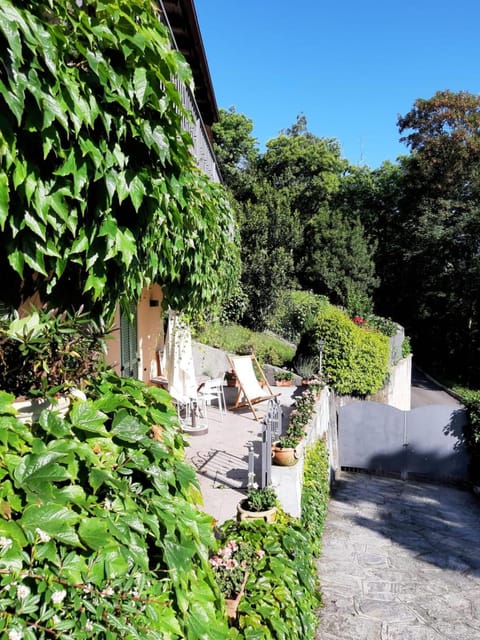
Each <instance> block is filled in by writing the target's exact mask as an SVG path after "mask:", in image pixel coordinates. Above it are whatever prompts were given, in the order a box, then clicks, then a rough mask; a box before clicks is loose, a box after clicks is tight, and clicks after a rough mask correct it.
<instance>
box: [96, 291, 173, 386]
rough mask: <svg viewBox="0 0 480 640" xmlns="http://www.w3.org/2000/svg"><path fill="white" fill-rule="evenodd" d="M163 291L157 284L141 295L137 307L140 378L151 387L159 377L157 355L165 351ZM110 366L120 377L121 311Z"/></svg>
mask: <svg viewBox="0 0 480 640" xmlns="http://www.w3.org/2000/svg"><path fill="white" fill-rule="evenodd" d="M162 299H163V294H162V289H161V287H160V286H159V285H157V284H154V285H152V286H151V287H148V288H145V289H144V290H143V291H142V295H141V296H140V300H139V301H138V306H137V335H138V359H139V362H138V377H139V379H140V380H143V382H146V383H148V382H149V380H150V378H151V377H152V376H154V375H157V374H158V373H159V372H158V371H157V351H158V350H159V349H161V348H162V347H163V338H164V336H163V314H162ZM107 346H108V354H107V363H108V364H109V365H110V366H111V367H113V369H114V370H115V371H116V372H117V373H118V374H119V375H120V362H121V348H120V308H118V307H117V310H116V312H115V320H114V330H113V332H112V334H111V338H110V339H109V340H108V342H107Z"/></svg>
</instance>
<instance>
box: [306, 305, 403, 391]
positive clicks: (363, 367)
mask: <svg viewBox="0 0 480 640" xmlns="http://www.w3.org/2000/svg"><path fill="white" fill-rule="evenodd" d="M320 339H322V340H323V341H324V347H323V358H322V363H323V366H322V374H323V376H324V377H325V379H326V381H327V382H328V383H329V384H330V385H331V386H332V387H333V388H334V389H335V390H336V391H337V392H338V393H340V394H351V395H360V396H365V395H368V394H373V393H376V392H377V391H378V390H379V389H381V387H382V385H383V383H384V380H385V379H386V376H387V373H388V358H389V349H390V346H389V340H388V338H387V337H386V336H384V335H383V334H381V333H377V332H372V331H368V329H365V328H363V327H362V326H357V324H356V323H355V322H353V321H352V320H350V318H348V316H347V315H346V314H345V313H344V312H343V311H341V310H340V309H339V308H337V307H329V308H328V309H326V310H325V311H324V312H322V313H321V314H320V315H319V316H318V317H317V319H316V321H315V326H314V328H313V329H311V330H310V331H308V332H306V333H305V334H304V335H303V336H302V339H301V341H300V344H299V345H298V348H297V353H296V356H295V360H294V364H295V363H296V362H297V361H300V360H301V359H304V358H309V357H314V356H315V354H316V352H317V349H318V346H317V345H318V341H319V340H320Z"/></svg>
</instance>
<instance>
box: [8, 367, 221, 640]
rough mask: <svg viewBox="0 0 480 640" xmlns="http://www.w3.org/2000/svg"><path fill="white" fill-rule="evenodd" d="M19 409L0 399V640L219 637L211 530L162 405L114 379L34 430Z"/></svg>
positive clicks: (165, 402) (150, 392) (157, 396)
mask: <svg viewBox="0 0 480 640" xmlns="http://www.w3.org/2000/svg"><path fill="white" fill-rule="evenodd" d="M12 400H13V396H11V395H8V394H6V393H4V392H1V393H0V460H1V466H0V477H1V484H0V514H1V516H2V517H0V635H1V636H2V637H7V635H9V634H10V633H13V632H14V631H17V632H18V634H19V635H18V637H20V634H23V635H22V636H21V637H23V638H26V639H28V640H36V639H38V640H41V639H45V638H50V637H52V636H55V637H57V638H64V639H65V640H66V639H67V638H86V637H93V636H95V637H102V638H120V637H122V638H132V639H134V638H138V639H139V640H140V638H170V639H172V640H174V639H180V638H189V639H190V640H196V639H200V638H204V639H205V640H206V639H207V638H208V639H209V640H210V639H211V638H217V639H218V640H221V639H223V638H225V637H226V635H227V629H226V624H225V621H224V617H223V616H224V614H223V613H222V605H221V599H220V594H219V592H218V588H217V586H216V583H215V581H214V578H213V574H212V572H211V569H210V565H209V563H208V549H209V547H213V545H214V539H213V533H212V521H211V518H210V517H209V516H206V515H205V514H202V513H201V512H199V511H198V510H197V508H196V506H195V503H196V502H198V495H199V494H198V486H197V484H196V481H195V472H194V470H193V468H192V467H190V466H189V465H187V464H186V463H185V461H184V452H183V446H184V441H183V438H182V436H181V434H180V432H179V429H178V420H177V417H176V412H175V409H174V407H173V406H172V404H171V399H170V396H169V395H168V394H167V392H165V391H163V390H161V389H157V388H153V387H152V388H147V387H145V385H143V384H142V383H140V382H138V381H135V380H130V379H121V378H118V377H117V376H115V375H114V374H111V373H110V374H108V375H104V376H103V377H102V378H101V379H100V380H99V381H98V382H97V383H96V386H95V394H94V397H93V398H92V399H90V400H88V401H77V402H75V403H74V404H73V406H72V407H71V409H70V411H69V413H68V415H67V417H66V418H65V419H62V418H60V417H58V416H56V415H55V414H53V413H50V412H48V411H44V412H43V413H42V415H41V416H40V419H39V422H38V423H35V424H34V425H33V427H32V428H31V429H30V428H28V429H27V428H26V427H25V426H24V425H22V423H20V422H19V421H18V420H17V419H16V418H15V415H14V414H15V411H14V410H13V408H12V407H11V405H10V402H11V401H12ZM15 637H17V636H15Z"/></svg>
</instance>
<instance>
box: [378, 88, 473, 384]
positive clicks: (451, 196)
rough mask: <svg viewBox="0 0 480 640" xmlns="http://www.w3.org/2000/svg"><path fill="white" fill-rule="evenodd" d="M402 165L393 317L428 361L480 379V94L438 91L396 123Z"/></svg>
mask: <svg viewBox="0 0 480 640" xmlns="http://www.w3.org/2000/svg"><path fill="white" fill-rule="evenodd" d="M398 124H399V130H400V133H401V134H403V136H402V140H403V141H404V142H406V143H407V145H408V146H409V147H410V148H411V150H412V154H411V156H410V158H409V159H408V161H405V162H404V164H403V169H404V175H403V184H402V197H401V198H400V201H399V211H398V214H397V216H396V218H397V221H400V223H401V225H399V224H398V223H397V225H396V228H397V229H398V230H399V233H398V242H397V245H396V250H394V251H393V252H392V254H391V256H390V258H391V260H390V264H389V265H388V266H389V268H390V273H391V283H392V287H393V286H395V287H396V292H395V293H396V295H395V296H394V295H393V290H392V289H391V291H390V295H391V297H390V299H391V301H392V306H393V309H392V310H393V312H394V313H395V315H396V316H397V317H400V318H402V319H403V321H404V322H405V323H406V324H407V326H409V327H410V328H411V330H412V333H413V334H414V337H416V352H417V354H418V355H419V357H420V358H421V359H423V360H424V361H425V362H428V363H431V362H434V364H437V365H438V366H442V365H445V364H447V366H448V367H450V368H451V369H452V368H453V369H454V370H455V371H456V372H457V373H460V374H462V375H464V376H465V377H466V378H467V379H470V381H477V382H478V381H480V376H479V373H478V358H479V356H480V328H479V312H480V309H479V300H480V278H479V273H480V235H479V233H478V232H479V229H480V180H479V177H480V96H476V95H473V94H469V93H467V92H459V93H452V92H450V91H442V92H438V93H436V94H435V95H434V96H433V97H432V98H431V99H429V100H417V101H416V102H415V104H414V106H413V108H412V110H411V111H410V112H409V113H408V114H406V115H405V116H404V117H401V118H399V121H398Z"/></svg>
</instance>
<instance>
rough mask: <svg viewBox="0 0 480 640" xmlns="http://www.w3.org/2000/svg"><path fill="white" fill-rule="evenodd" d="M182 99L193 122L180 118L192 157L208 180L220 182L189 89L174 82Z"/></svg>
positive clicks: (212, 153)
mask: <svg viewBox="0 0 480 640" xmlns="http://www.w3.org/2000/svg"><path fill="white" fill-rule="evenodd" d="M175 84H176V86H177V89H178V92H179V93H180V96H181V98H182V104H183V106H184V107H185V109H187V111H189V112H190V113H191V114H192V117H193V121H191V120H189V119H187V118H182V125H183V128H184V129H185V130H186V131H188V133H189V134H190V135H191V137H192V141H193V155H194V156H195V158H196V160H197V165H198V166H199V168H200V169H202V171H204V172H205V173H206V174H207V176H209V178H211V179H212V180H213V181H215V182H221V178H220V172H219V169H218V166H217V161H216V159H215V154H214V152H213V149H212V145H211V144H210V140H209V138H208V136H207V132H206V130H205V125H204V124H203V120H202V117H201V115H200V110H199V108H198V106H197V103H196V101H195V98H194V96H193V94H192V92H191V91H190V89H189V88H188V87H187V86H186V85H185V84H183V83H181V82H179V81H176V82H175Z"/></svg>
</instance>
